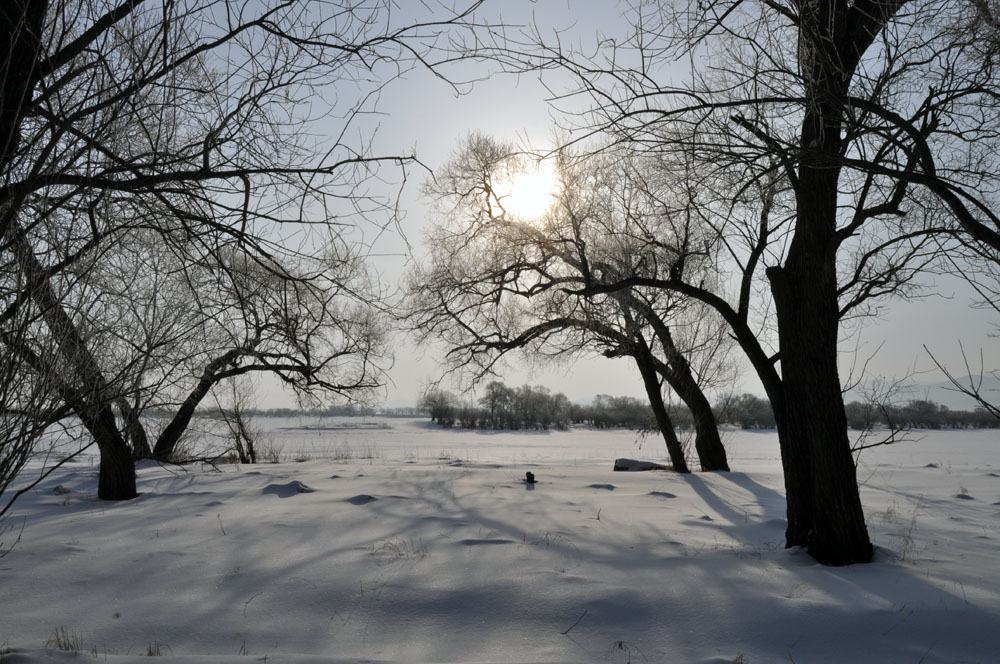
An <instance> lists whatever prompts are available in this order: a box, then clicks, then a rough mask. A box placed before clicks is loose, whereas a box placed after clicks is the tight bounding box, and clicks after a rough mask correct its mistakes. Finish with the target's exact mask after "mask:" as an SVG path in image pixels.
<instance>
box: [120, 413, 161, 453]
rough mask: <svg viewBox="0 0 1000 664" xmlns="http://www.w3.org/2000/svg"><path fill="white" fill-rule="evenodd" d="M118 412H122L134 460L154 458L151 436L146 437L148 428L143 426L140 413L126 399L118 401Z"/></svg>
mask: <svg viewBox="0 0 1000 664" xmlns="http://www.w3.org/2000/svg"><path fill="white" fill-rule="evenodd" d="M118 410H119V412H121V415H122V421H123V423H124V424H125V430H126V431H127V432H128V442H129V444H130V445H131V447H132V458H133V459H134V460H136V461H138V460H139V459H149V458H152V456H153V450H152V448H151V447H150V446H149V436H147V435H146V428H145V427H144V426H142V420H140V419H139V413H138V412H136V410H135V408H133V407H132V404H130V403H129V401H128V399H127V398H126V397H122V398H121V399H119V400H118Z"/></svg>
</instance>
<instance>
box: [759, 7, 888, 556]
mask: <svg viewBox="0 0 1000 664" xmlns="http://www.w3.org/2000/svg"><path fill="white" fill-rule="evenodd" d="M826 11H831V8H829V7H827V8H826ZM822 14H823V12H822V11H821V10H820V11H817V13H816V15H811V16H810V17H809V18H810V19H811V20H812V21H816V22H815V23H812V22H810V23H808V24H807V25H806V28H807V31H808V34H810V35H811V36H813V37H812V39H813V41H812V42H811V46H812V50H811V51H808V52H809V53H812V54H813V55H812V57H813V59H812V60H811V61H809V60H807V61H806V62H804V66H803V69H804V70H806V81H807V82H808V84H809V85H808V86H807V94H806V97H807V100H808V102H807V104H806V112H805V115H804V117H803V122H802V130H801V136H800V139H799V140H800V145H801V146H803V147H804V148H805V150H804V154H803V157H802V160H801V162H800V166H799V173H798V182H797V184H796V187H795V190H796V220H795V232H794V235H793V237H792V241H791V243H790V244H789V248H788V254H787V257H786V260H785V263H784V265H783V266H782V267H780V268H779V267H774V268H771V269H770V270H768V272H767V276H768V279H769V281H770V284H771V292H772V295H773V296H774V306H775V312H776V314H777V321H778V343H779V346H780V349H781V375H782V388H783V389H782V391H783V393H784V411H785V412H784V415H783V417H782V418H781V419H780V420H779V423H780V425H781V426H782V427H784V429H785V433H786V436H787V444H786V447H787V452H788V453H789V455H790V457H791V458H790V459H789V460H790V461H791V462H792V463H791V464H790V466H789V467H788V468H786V475H787V474H789V473H790V474H792V475H793V477H792V478H791V480H792V482H791V485H792V487H791V488H790V489H789V490H790V491H796V492H801V493H800V495H796V496H795V500H797V501H801V502H803V503H805V504H808V505H809V510H810V515H811V519H809V520H808V522H807V523H802V524H799V527H800V528H804V527H808V532H807V533H806V535H805V542H806V546H807V547H808V550H809V553H810V555H812V556H813V557H814V558H816V560H818V561H819V562H821V563H823V564H826V565H849V564H852V563H863V562H869V561H870V560H871V557H872V552H873V548H872V545H871V541H870V540H869V537H868V529H867V526H866V525H865V517H864V511H863V509H862V507H861V497H860V493H859V491H858V484H857V473H856V469H855V467H854V459H853V457H852V456H851V446H850V440H849V438H848V435H847V418H846V416H845V414H844V400H843V396H842V394H841V391H840V375H839V371H838V368H837V341H838V339H837V337H838V332H839V328H840V306H839V302H838V296H837V265H836V260H837V248H838V239H837V232H836V231H837V203H838V182H839V178H840V169H839V167H838V165H837V160H836V156H837V155H838V154H839V153H840V152H841V150H842V145H841V136H840V134H841V118H842V117H843V100H844V99H845V98H846V95H847V89H848V84H849V80H850V76H849V72H845V71H844V70H843V69H842V68H840V63H838V62H836V61H835V59H833V58H832V56H833V55H835V53H830V52H829V50H823V49H825V48H828V47H829V44H828V43H826V42H825V41H823V40H821V39H820V38H819V37H816V36H814V35H823V34H825V33H824V32H823V30H824V29H825V27H826V26H827V25H833V24H836V22H835V21H832V19H831V21H826V19H824V18H823V16H822ZM817 19H823V20H817ZM834 50H836V49H834ZM789 499H790V500H791V499H792V496H791V495H789ZM801 538H802V533H801V532H799V533H797V538H796V541H795V542H794V543H795V544H801Z"/></svg>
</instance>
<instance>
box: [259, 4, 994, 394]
mask: <svg viewBox="0 0 1000 664" xmlns="http://www.w3.org/2000/svg"><path fill="white" fill-rule="evenodd" d="M486 7H487V9H488V10H490V11H496V12H501V13H502V16H503V18H504V19H505V20H506V21H507V22H509V23H513V24H524V23H527V22H529V21H531V20H535V21H537V22H538V23H539V24H541V25H544V26H548V27H549V28H552V27H556V26H558V27H559V28H560V29H564V30H565V32H564V33H563V39H564V40H565V39H573V40H576V39H579V40H581V41H583V42H584V43H587V42H588V41H590V40H592V39H593V38H594V35H595V31H596V30H597V29H598V28H600V29H602V30H611V31H614V30H616V29H618V30H623V29H625V28H626V26H625V24H624V23H623V22H622V19H621V12H622V9H621V7H620V6H619V5H618V4H617V3H614V2H607V3H593V2H579V1H577V0H550V1H546V2H530V1H529V0H513V1H512V0H507V1H505V2H503V3H496V2H494V3H492V5H491V4H490V3H489V2H487V5H486ZM484 72H485V69H483V68H471V69H462V70H460V71H456V72H455V76H457V77H459V78H461V77H462V76H465V75H472V76H476V77H480V76H482V75H483V73H484ZM550 94H551V93H550V92H549V91H548V90H546V88H545V87H544V86H543V85H542V84H541V82H539V80H538V79H537V78H536V77H534V76H528V75H523V76H519V77H515V76H511V75H499V74H498V75H492V76H489V77H488V78H487V79H486V80H482V81H478V82H476V83H475V84H474V85H473V86H472V88H471V90H469V91H468V92H466V93H465V94H456V93H455V91H454V89H453V88H452V87H450V86H449V85H448V84H446V83H445V82H444V81H442V80H440V79H439V78H437V77H435V76H434V75H432V74H430V73H428V72H426V71H417V72H413V73H411V74H408V75H407V76H406V77H405V78H404V79H402V80H398V81H395V82H394V83H393V84H392V85H390V86H388V87H387V89H386V90H385V91H384V92H383V94H382V96H381V99H380V101H379V106H378V108H379V111H380V113H379V115H378V116H377V117H373V118H370V120H369V121H370V122H371V124H369V125H367V126H363V127H362V128H364V129H371V130H374V129H375V125H376V124H377V133H375V134H374V146H375V147H376V149H377V150H379V151H382V152H384V153H392V154H399V153H404V154H409V153H411V152H412V153H415V154H416V156H417V157H418V158H419V159H420V160H421V162H422V163H424V164H426V165H427V166H428V167H430V168H432V169H433V168H438V167H440V166H441V165H443V164H444V163H445V162H446V161H447V160H448V158H449V155H450V154H451V153H452V151H453V150H454V149H455V147H456V146H457V145H458V143H459V141H460V140H461V139H462V138H463V137H465V136H466V135H467V134H468V133H470V132H476V131H480V132H485V133H487V134H490V135H492V136H494V137H495V138H497V139H500V140H514V141H518V142H520V143H522V144H525V143H526V144H530V145H533V146H546V145H551V142H552V137H553V135H554V126H555V121H556V120H557V119H558V117H559V113H558V112H557V111H556V110H555V109H553V107H552V105H551V104H550V102H549V101H548V98H549V96H550ZM426 177H427V174H426V173H421V172H417V173H415V177H414V178H413V181H411V182H410V186H408V187H407V189H406V190H405V191H404V194H403V199H402V204H403V208H404V211H405V219H404V221H403V223H402V225H401V229H402V231H403V233H404V234H405V238H403V237H400V236H399V235H396V234H393V233H389V234H383V235H381V236H380V237H379V239H378V241H377V242H376V243H375V245H374V246H373V247H372V254H373V257H372V259H371V260H372V264H373V266H375V268H376V269H377V270H378V272H379V273H380V275H381V279H382V281H383V283H384V284H385V285H387V286H389V287H390V288H391V287H394V286H396V285H398V284H399V282H400V280H401V278H402V277H403V275H404V273H405V270H406V269H407V267H408V266H409V265H410V264H411V263H412V261H414V260H417V261H419V260H421V259H422V256H423V252H424V247H423V244H422V234H423V232H424V229H426V228H427V226H428V224H429V223H431V222H432V218H431V213H430V210H429V205H428V201H427V200H426V199H425V198H423V197H422V196H421V194H420V192H419V184H420V182H421V181H422V180H424V179H426ZM925 293H926V297H925V298H923V299H921V300H917V301H910V302H895V303H887V304H886V306H885V307H884V308H883V310H882V313H881V315H880V317H879V318H878V319H875V320H869V321H866V322H865V323H864V325H862V326H860V329H858V327H852V328H850V329H845V330H844V331H843V334H842V336H844V342H843V344H842V351H843V361H842V369H841V373H842V379H845V380H846V376H847V375H849V374H852V372H853V374H854V375H857V374H858V370H859V369H860V368H861V367H862V366H864V367H865V368H866V370H867V374H868V375H869V379H870V378H873V377H874V378H884V379H887V380H890V381H894V380H898V379H901V378H904V377H906V376H909V375H913V379H914V380H915V381H917V382H918V383H934V382H940V381H942V380H943V379H944V377H943V376H942V375H941V374H940V372H937V371H936V370H934V364H933V362H932V360H931V358H930V357H929V355H928V354H927V352H926V351H925V350H924V348H923V345H924V344H926V345H927V346H928V348H929V349H930V350H931V351H932V352H933V353H934V355H935V357H937V358H938V360H939V361H941V362H942V363H943V364H945V365H946V366H948V367H949V368H951V369H953V370H954V371H955V373H956V374H964V373H965V371H964V366H963V365H962V356H961V351H960V345H959V344H961V345H962V347H964V349H965V351H966V352H967V353H968V354H969V357H970V360H972V361H973V365H974V366H973V369H974V370H975V369H977V368H979V366H980V365H979V354H980V352H982V353H983V357H984V363H983V364H984V365H985V369H987V370H991V369H997V368H1000V343H998V341H997V339H996V338H994V337H993V334H994V333H995V332H996V331H997V326H998V324H1000V320H998V319H997V316H996V314H995V312H990V311H985V310H982V309H975V308H973V307H971V306H970V304H971V302H972V298H971V293H970V291H969V289H968V288H967V287H965V286H964V284H963V283H961V282H960V281H959V280H956V279H948V278H939V279H936V280H935V281H933V282H929V284H928V287H927V288H926V289H925ZM394 346H395V363H394V365H393V367H392V369H391V371H390V372H389V384H388V385H387V386H386V389H385V391H384V395H383V396H384V399H383V401H384V403H385V404H387V405H390V406H408V405H414V404H415V403H416V401H417V400H418V398H419V395H420V394H421V393H422V392H423V390H424V389H425V388H426V387H427V386H428V385H429V384H430V383H431V382H433V381H435V380H438V379H440V378H441V376H442V370H441V366H440V364H439V362H438V360H439V359H440V357H441V354H442V352H443V349H442V348H440V347H423V348H416V347H414V346H413V344H412V342H411V341H409V340H407V339H405V338H398V339H397V340H396V341H395V343H394ZM501 378H502V380H504V382H506V383H507V384H509V385H520V384H523V383H530V384H533V385H545V386H547V387H549V388H550V389H551V390H552V391H553V392H563V393H564V394H566V395H567V396H568V397H569V398H570V399H571V400H572V401H575V402H580V403H586V402H589V401H590V400H591V399H592V398H593V396H594V395H596V394H613V395H630V396H636V397H642V396H643V388H642V383H641V379H640V378H639V376H638V373H637V372H636V371H635V370H634V369H633V368H632V365H631V362H630V361H629V360H627V359H616V360H609V359H606V358H603V357H599V356H594V357H589V358H581V359H579V360H577V361H575V362H572V363H563V364H561V365H558V366H552V365H545V366H536V367H532V366H528V365H525V364H523V363H521V364H515V365H514V366H512V367H511V370H510V371H508V372H506V373H505V374H504V375H503V376H502V377H501ZM443 386H444V387H448V386H449V383H447V382H445V383H444V384H443ZM731 387H732V389H733V391H735V392H743V391H748V392H754V393H757V394H761V395H762V394H763V390H762V388H761V387H760V384H759V382H758V381H757V380H756V378H755V377H754V376H753V375H752V371H749V370H747V371H745V372H744V375H743V377H742V378H741V379H739V380H738V381H737V382H736V383H735V384H733V385H732V386H731ZM912 396H913V397H914V398H922V397H925V396H930V397H931V398H934V399H936V400H938V401H943V402H947V401H948V395H947V394H944V393H941V392H940V391H937V392H934V393H928V392H926V390H925V391H924V392H923V393H922V392H921V388H918V389H917V390H916V391H915V392H913V393H912ZM288 403H290V401H289V399H288V397H284V396H280V395H278V394H277V393H275V392H273V391H270V392H268V393H267V395H266V396H265V397H264V398H263V400H262V403H261V406H262V407H273V406H278V405H288ZM956 405H960V404H956ZM953 407H954V406H953Z"/></svg>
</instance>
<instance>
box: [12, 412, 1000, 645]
mask: <svg viewBox="0 0 1000 664" xmlns="http://www.w3.org/2000/svg"><path fill="white" fill-rule="evenodd" d="M334 424H336V425H337V426H329V423H326V424H322V423H321V424H316V423H310V424H308V425H307V424H303V423H301V422H288V421H284V422H274V423H271V424H269V428H270V433H271V435H272V437H273V438H274V439H275V441H276V442H280V443H281V444H282V445H283V456H284V458H295V457H297V458H306V457H310V458H309V460H307V461H304V462H294V461H285V462H282V463H279V464H262V465H257V466H231V465H225V466H220V467H219V469H220V471H221V472H215V471H213V470H212V469H211V467H207V466H206V467H188V468H184V469H177V468H174V467H161V466H158V465H155V464H147V465H144V466H143V467H142V468H141V469H140V471H139V486H140V491H141V492H142V496H140V497H139V498H138V499H136V500H133V501H129V502H123V503H102V502H99V501H97V500H96V469H95V468H93V467H91V466H89V465H88V464H86V463H74V464H68V465H67V466H65V467H64V468H62V469H60V470H59V471H58V472H56V473H55V474H53V475H52V476H51V477H49V478H48V479H47V480H46V481H45V482H44V483H43V484H42V485H40V486H39V487H37V488H36V489H35V490H33V491H31V492H30V493H29V494H27V495H25V496H24V497H23V498H22V499H21V501H20V502H19V503H18V507H17V509H16V515H15V517H14V519H16V520H17V523H18V524H20V523H21V520H22V519H23V523H24V530H23V533H22V536H21V541H20V542H19V543H18V544H17V545H16V547H15V548H14V549H13V550H12V551H11V552H10V553H9V554H8V555H7V556H6V557H4V558H0V649H3V648H7V649H9V650H11V651H12V652H10V653H9V654H7V655H6V656H5V657H4V658H0V661H9V662H34V661H61V660H62V659H66V660H67V661H69V659H71V658H73V656H74V654H73V653H68V652H59V651H55V650H51V649H46V648H44V646H45V644H46V642H47V641H49V639H50V638H51V637H52V636H53V634H54V632H55V631H56V630H57V629H60V628H61V629H63V630H65V632H66V633H68V634H69V635H71V636H74V637H76V639H77V641H78V645H79V646H80V650H81V653H80V655H79V656H78V658H76V659H75V661H88V660H90V659H92V658H93V657H94V656H95V655H96V659H97V661H110V662H122V661H146V660H145V655H146V653H147V652H148V651H149V650H151V646H152V645H153V644H157V647H156V648H155V649H156V650H159V651H160V653H161V655H162V656H161V658H160V660H159V661H163V662H173V661H176V662H195V661H198V662H202V661H213V662H246V661H265V660H266V661H268V662H292V663H298V662H316V661H334V662H362V661H374V662H511V663H512V662H626V661H632V662H647V661H648V662H698V663H706V664H707V663H713V664H718V663H722V662H734V661H739V662H743V663H745V664H746V663H750V664H763V663H768V662H782V661H784V662H796V663H798V664H804V663H807V662H812V663H821V662H861V663H864V662H871V663H873V664H874V663H876V662H878V663H886V662H891V663H896V662H899V663H908V662H912V663H913V664H917V663H918V662H922V663H925V664H930V663H933V662H941V663H944V662H947V663H952V662H981V663H986V662H996V661H998V657H1000V565H998V564H997V554H996V550H997V549H996V544H997V537H998V536H1000V518H998V517H1000V505H998V504H997V503H1000V448H998V445H997V443H998V441H997V440H996V435H995V433H994V432H971V433H968V432H942V433H935V434H928V435H927V436H926V437H925V438H924V439H923V440H921V441H919V442H914V443H908V444H906V445H905V446H893V447H887V448H879V449H873V450H869V451H867V452H865V453H864V454H863V455H862V457H861V461H860V464H859V471H858V477H859V481H860V482H861V483H862V498H863V500H864V503H865V508H866V514H867V517H868V524H869V528H870V531H871V534H872V537H873V540H874V541H875V543H876V544H877V546H878V547H879V551H878V554H877V560H876V562H875V563H873V564H870V565H862V566H853V567H848V568H826V567H822V566H820V565H817V564H815V563H814V562H813V561H812V559H811V558H809V557H808V556H807V555H806V554H805V553H804V552H802V551H800V550H797V549H793V550H786V549H784V548H783V531H784V498H783V492H782V488H781V487H782V483H781V482H782V480H781V472H780V465H779V464H778V459H777V443H776V438H775V436H774V435H773V434H769V433H745V432H734V433H732V434H728V447H729V451H730V459H731V464H732V467H733V468H734V472H732V473H695V474H693V475H689V476H681V475H677V474H673V473H666V472H643V473H615V472H612V471H611V467H612V464H613V461H614V459H615V458H616V457H619V456H630V457H633V458H641V459H648V460H662V457H663V453H662V452H661V447H660V446H659V445H657V441H656V440H655V439H648V440H646V441H644V442H643V443H642V445H641V448H640V447H638V446H637V444H636V436H635V434H634V432H625V431H617V432H598V431H587V430H572V431H569V432H549V433H537V434H536V433H492V434H491V433H479V432H462V431H445V430H440V429H436V428H434V427H429V426H427V425H426V424H425V423H423V422H419V421H406V420H403V421H396V420H385V421H381V424H383V425H384V426H379V427H361V428H358V427H354V428H347V427H348V426H351V421H347V422H346V423H343V422H340V421H338V422H334ZM345 424H346V426H345ZM302 426H311V427H312V428H310V429H304V428H298V427H302ZM319 426H324V427H326V428H324V429H318V428H316V427H319ZM529 470H530V471H531V472H533V473H534V474H535V475H536V477H537V483H536V484H534V485H528V484H525V483H524V482H523V478H524V473H525V472H526V471H529ZM57 487H61V488H60V489H59V490H58V491H57V490H56V488H57ZM310 489H311V490H310ZM18 527H20V525H18ZM3 539H4V540H9V539H10V538H9V536H5V537H4V538H3Z"/></svg>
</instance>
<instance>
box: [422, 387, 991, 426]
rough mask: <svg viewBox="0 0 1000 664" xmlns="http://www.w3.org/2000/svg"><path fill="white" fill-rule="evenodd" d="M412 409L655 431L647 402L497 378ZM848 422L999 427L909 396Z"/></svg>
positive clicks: (448, 417)
mask: <svg viewBox="0 0 1000 664" xmlns="http://www.w3.org/2000/svg"><path fill="white" fill-rule="evenodd" d="M417 410H418V411H419V412H420V413H423V414H426V415H428V416H430V418H431V419H432V420H433V421H434V422H437V423H438V424H441V425H442V426H446V427H452V426H458V427H462V428H464V429H510V430H518V429H565V428H567V427H569V426H570V425H572V424H579V425H587V426H592V427H596V428H630V429H646V430H655V429H656V420H655V418H654V417H653V413H652V410H651V409H650V407H649V403H648V402H647V401H645V400H644V399H637V398H635V397H614V396H608V395H604V394H601V395H598V396H596V397H594V400H593V402H591V403H590V404H587V405H583V404H575V403H571V402H570V400H569V399H568V398H567V397H566V395H564V394H562V393H556V394H553V393H552V392H551V391H550V390H549V389H548V388H545V387H541V386H531V385H522V386H521V387H516V388H512V387H508V386H507V385H504V384H503V383H501V382H499V381H494V382H492V383H490V384H489V385H487V386H486V392H485V394H484V395H483V396H481V397H479V398H478V399H472V398H466V399H462V398H460V397H458V396H456V395H455V394H454V393H452V392H449V391H446V390H431V391H429V392H427V393H426V394H425V395H424V397H423V398H422V399H421V401H420V403H419V405H418V407H417ZM668 410H669V414H670V419H671V421H673V423H674V426H676V427H678V428H681V429H686V428H690V427H692V426H693V420H692V417H691V413H690V412H689V411H688V410H687V408H686V407H685V406H684V405H683V404H680V405H678V404H674V405H671V406H670V407H668ZM713 410H714V411H715V414H716V418H717V420H718V422H719V424H726V425H730V426H737V427H740V428H743V429H774V428H776V427H777V424H776V423H775V421H774V413H773V412H772V411H771V404H770V402H769V401H767V399H762V398H760V397H758V396H755V395H753V394H740V395H733V396H730V397H727V398H725V399H723V400H722V401H721V402H720V403H718V404H715V405H714V406H713ZM845 410H846V414H847V423H848V426H849V427H850V428H852V429H859V430H860V429H866V428H871V427H890V426H891V427H909V428H915V429H979V428H997V427H1000V420H997V419H996V418H994V417H992V416H991V415H990V414H989V413H988V412H987V411H986V410H985V409H982V408H977V409H976V410H973V411H965V410H950V409H949V408H948V407H947V406H943V405H940V404H937V403H934V402H933V401H927V400H913V401H910V402H908V403H906V404H905V405H896V406H879V405H876V404H866V403H862V402H859V401H853V402H851V403H849V404H847V405H846V406H845Z"/></svg>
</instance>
